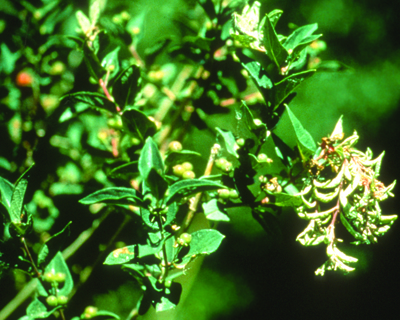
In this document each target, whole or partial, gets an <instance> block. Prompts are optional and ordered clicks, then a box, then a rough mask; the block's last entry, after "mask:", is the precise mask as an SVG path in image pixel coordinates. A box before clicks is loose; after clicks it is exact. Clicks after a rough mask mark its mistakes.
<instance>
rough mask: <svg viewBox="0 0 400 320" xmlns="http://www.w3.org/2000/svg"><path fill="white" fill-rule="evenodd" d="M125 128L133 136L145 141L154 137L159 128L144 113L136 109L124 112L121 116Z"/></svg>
mask: <svg viewBox="0 0 400 320" xmlns="http://www.w3.org/2000/svg"><path fill="white" fill-rule="evenodd" d="M121 118H122V122H123V124H124V126H125V128H126V129H127V130H128V132H130V133H131V134H133V135H135V134H136V135H137V137H138V138H139V139H140V140H141V141H144V140H145V139H146V138H147V137H149V136H153V135H154V134H155V133H156V131H157V127H156V125H155V123H154V122H153V121H151V120H150V119H149V118H148V117H147V116H146V115H145V114H144V113H143V112H141V111H139V110H136V109H129V110H126V111H124V113H123V114H122V115H121Z"/></svg>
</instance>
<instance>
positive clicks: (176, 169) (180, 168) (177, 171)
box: [172, 164, 186, 177]
mask: <svg viewBox="0 0 400 320" xmlns="http://www.w3.org/2000/svg"><path fill="white" fill-rule="evenodd" d="M172 171H173V172H174V175H176V176H178V177H182V175H183V173H184V172H185V171H186V170H185V169H184V168H183V166H182V165H181V164H177V165H176V166H173V168H172Z"/></svg>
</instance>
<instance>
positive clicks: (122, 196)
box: [79, 187, 143, 206]
mask: <svg viewBox="0 0 400 320" xmlns="http://www.w3.org/2000/svg"><path fill="white" fill-rule="evenodd" d="M79 202H80V203H82V204H86V205H89V204H93V203H99V202H103V203H107V204H132V205H139V206H140V205H142V203H143V201H142V199H141V198H140V197H138V196H137V194H136V191H135V189H132V188H124V187H110V188H104V189H101V190H98V191H96V192H93V193H92V194H90V195H88V196H86V197H85V198H83V199H80V200H79Z"/></svg>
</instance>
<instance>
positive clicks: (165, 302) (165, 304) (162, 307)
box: [156, 296, 176, 312]
mask: <svg viewBox="0 0 400 320" xmlns="http://www.w3.org/2000/svg"><path fill="white" fill-rule="evenodd" d="M175 307H176V304H175V303H173V302H172V301H170V300H169V299H168V298H167V297H166V296H162V297H161V302H158V303H157V304H156V312H161V311H167V310H172V309H174V308H175Z"/></svg>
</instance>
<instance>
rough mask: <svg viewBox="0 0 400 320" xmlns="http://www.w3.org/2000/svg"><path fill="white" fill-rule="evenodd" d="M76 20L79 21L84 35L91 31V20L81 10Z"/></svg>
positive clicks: (77, 13)
mask: <svg viewBox="0 0 400 320" xmlns="http://www.w3.org/2000/svg"><path fill="white" fill-rule="evenodd" d="M75 15H76V19H77V20H78V23H79V26H80V27H81V29H82V31H83V33H86V32H87V31H88V30H89V29H90V20H89V18H88V17H87V16H86V14H84V13H83V12H82V11H81V10H78V11H77V12H76V14H75Z"/></svg>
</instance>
